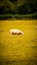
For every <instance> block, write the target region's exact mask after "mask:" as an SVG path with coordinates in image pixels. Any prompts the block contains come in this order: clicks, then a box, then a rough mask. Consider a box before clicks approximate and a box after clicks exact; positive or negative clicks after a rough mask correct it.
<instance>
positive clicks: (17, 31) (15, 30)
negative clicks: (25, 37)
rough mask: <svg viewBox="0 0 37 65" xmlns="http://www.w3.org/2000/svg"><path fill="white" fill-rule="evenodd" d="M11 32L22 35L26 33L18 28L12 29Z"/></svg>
mask: <svg viewBox="0 0 37 65" xmlns="http://www.w3.org/2000/svg"><path fill="white" fill-rule="evenodd" d="M10 33H11V34H12V35H21V34H24V32H22V31H21V30H18V29H11V30H10Z"/></svg>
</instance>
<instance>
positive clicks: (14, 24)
mask: <svg viewBox="0 0 37 65" xmlns="http://www.w3.org/2000/svg"><path fill="white" fill-rule="evenodd" d="M36 26H37V20H14V21H12V20H0V29H1V30H2V31H1V30H0V60H10V61H11V60H12V61H13V60H15V61H16V60H24V59H36V58H37V30H36ZM10 29H19V30H22V31H23V32H24V35H11V34H10Z"/></svg>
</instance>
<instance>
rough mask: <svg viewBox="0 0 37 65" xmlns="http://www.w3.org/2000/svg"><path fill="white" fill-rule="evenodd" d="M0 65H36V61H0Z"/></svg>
mask: <svg viewBox="0 0 37 65" xmlns="http://www.w3.org/2000/svg"><path fill="white" fill-rule="evenodd" d="M0 65H37V59H29V60H15V61H0Z"/></svg>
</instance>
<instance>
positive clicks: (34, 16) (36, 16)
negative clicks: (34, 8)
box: [0, 13, 37, 20]
mask: <svg viewBox="0 0 37 65" xmlns="http://www.w3.org/2000/svg"><path fill="white" fill-rule="evenodd" d="M6 19H8V20H10V19H12V20H18V19H19V20H21V19H23V20H25V19H37V13H36V14H35V13H34V14H26V15H19V14H15V15H12V14H3V15H1V14H0V20H6Z"/></svg>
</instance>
